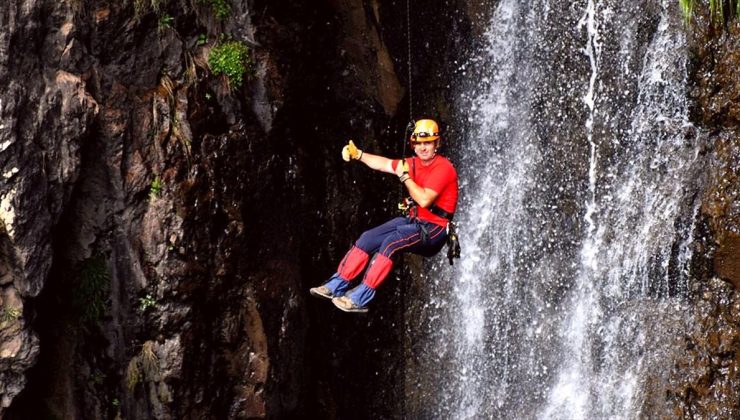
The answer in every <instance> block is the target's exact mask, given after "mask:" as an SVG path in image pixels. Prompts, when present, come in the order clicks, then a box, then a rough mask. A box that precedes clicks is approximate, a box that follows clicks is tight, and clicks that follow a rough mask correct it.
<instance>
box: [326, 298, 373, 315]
mask: <svg viewBox="0 0 740 420" xmlns="http://www.w3.org/2000/svg"><path fill="white" fill-rule="evenodd" d="M331 303H333V304H334V306H336V307H337V308H338V309H339V310H341V311H344V312H349V313H353V314H366V313H367V308H344V307H342V306H339V305H337V303H336V302H334V300H332V302H331Z"/></svg>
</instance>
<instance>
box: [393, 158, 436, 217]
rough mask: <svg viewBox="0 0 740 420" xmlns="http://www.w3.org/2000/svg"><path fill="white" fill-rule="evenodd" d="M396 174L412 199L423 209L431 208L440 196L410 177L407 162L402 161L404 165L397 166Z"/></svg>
mask: <svg viewBox="0 0 740 420" xmlns="http://www.w3.org/2000/svg"><path fill="white" fill-rule="evenodd" d="M395 174H396V175H398V179H400V180H401V183H402V184H403V185H405V186H406V189H407V190H408V191H409V195H410V196H411V198H413V199H414V201H415V202H416V204H418V205H420V206H421V207H424V208H427V207H429V206H431V205H432V203H434V200H436V199H437V197H438V196H439V193H438V192H437V191H434V190H433V189H431V188H425V187H422V186H420V185H419V184H417V183H416V182H414V180H413V179H411V178H410V177H409V172H408V166H407V165H405V161H402V164H400V165H398V166H396V171H395Z"/></svg>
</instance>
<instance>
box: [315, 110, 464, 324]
mask: <svg viewBox="0 0 740 420" xmlns="http://www.w3.org/2000/svg"><path fill="white" fill-rule="evenodd" d="M409 140H410V142H411V147H412V148H413V149H414V154H415V156H414V157H410V158H405V159H389V158H386V157H383V156H379V155H373V154H371V153H367V152H363V151H362V150H360V149H358V148H357V147H356V146H355V144H354V142H353V141H352V140H350V141H349V143H348V144H347V145H346V146H344V148H343V149H342V157H343V158H344V160H345V161H347V162H349V161H352V160H358V161H360V162H362V163H364V164H365V165H367V166H368V167H369V168H370V169H374V170H376V171H380V172H385V173H388V174H394V175H396V176H398V180H399V181H400V182H401V184H403V185H404V187H405V189H406V190H407V191H408V194H409V196H410V197H409V198H408V199H406V202H407V204H408V208H407V214H406V215H405V216H403V217H396V218H394V219H391V220H389V221H387V222H385V223H383V224H382V225H380V226H377V227H374V228H372V229H370V230H367V231H365V232H364V233H363V234H362V235H360V238H359V239H357V241H356V242H355V243H354V245H353V246H352V247H351V248H350V250H349V251H348V252H347V254H346V255H345V256H344V258H343V259H342V261H341V262H340V263H339V267H338V268H337V272H336V273H334V275H333V276H332V277H331V278H330V279H329V280H328V281H327V282H326V283H325V284H324V285H322V286H319V287H314V288H311V289H310V292H311V294H312V295H313V296H317V297H321V298H326V299H331V301H332V303H334V305H335V306H336V307H337V308H339V309H341V310H343V311H345V312H367V305H368V303H370V301H371V300H372V299H373V298H374V297H375V291H376V289H377V288H378V287H379V286H380V285H381V284H382V283H383V281H384V280H385V279H386V277H388V274H389V273H390V271H391V269H392V268H393V261H394V259H395V257H396V256H398V255H399V254H402V253H405V252H411V253H414V254H419V255H422V256H425V257H430V256H433V255H435V254H437V253H438V252H439V251H440V249H441V248H442V247H443V246H444V244H445V243H447V242H448V236H450V237H451V238H455V236H454V235H449V234H448V228H449V226H450V223H451V221H452V219H453V216H454V214H455V209H456V207H457V195H458V184H457V171H455V167H454V166H453V165H452V163H451V162H450V161H449V160H447V158H445V157H444V156H442V155H440V154H438V153H437V150H438V148H439V147H440V146H441V143H442V137H441V136H440V133H439V126H438V125H437V123H436V122H435V121H434V120H430V119H421V120H418V121H416V123H415V124H414V130H413V132H412V134H411V136H410V138H409ZM454 245H457V244H456V243H455V244H454ZM450 249H453V248H450ZM457 252H458V255H457V256H458V257H459V246H458V247H457ZM450 263H452V257H450ZM363 270H364V276H363V277H362V281H361V282H360V284H359V285H357V286H356V287H354V288H351V286H352V285H353V280H355V279H356V278H358V277H359V276H360V274H362V273H363Z"/></svg>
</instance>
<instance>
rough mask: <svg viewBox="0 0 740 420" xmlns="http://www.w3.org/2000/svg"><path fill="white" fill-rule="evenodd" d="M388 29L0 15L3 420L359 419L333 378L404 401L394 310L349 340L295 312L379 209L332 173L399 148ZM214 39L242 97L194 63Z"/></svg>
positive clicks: (325, 17)
mask: <svg viewBox="0 0 740 420" xmlns="http://www.w3.org/2000/svg"><path fill="white" fill-rule="evenodd" d="M224 5H225V6H227V7H226V9H223V6H224ZM400 7H401V6H400V5H398V6H383V5H381V4H380V2H377V1H359V0H358V1H351V2H322V3H320V4H311V5H298V4H283V5H276V4H273V3H271V2H266V1H259V0H257V1H228V2H221V1H215V0H214V1H200V0H198V1H196V0H193V1H161V0H156V1H155V0H136V1H124V2H94V1H85V0H82V1H62V2H59V1H51V0H23V1H21V0H19V1H15V0H14V1H11V2H6V3H3V5H2V6H0V28H2V29H0V85H2V86H3V92H2V94H1V96H0V159H1V162H2V168H3V169H2V172H3V174H2V176H3V180H2V183H0V218H1V219H2V222H3V223H2V225H1V226H0V249H1V250H2V258H1V259H0V286H1V287H2V290H0V304H1V305H2V318H1V320H0V397H1V399H0V416H3V415H4V416H5V417H6V418H44V417H49V416H52V417H55V418H70V419H72V418H74V419H80V418H114V417H122V418H162V419H165V418H260V417H272V418H274V417H283V416H288V417H289V416H291V415H297V414H296V413H301V412H306V410H308V411H309V412H314V413H320V414H322V415H324V416H331V415H338V414H341V413H345V412H348V411H347V410H349V409H350V407H351V404H353V403H354V402H356V401H359V400H363V401H366V400H367V398H365V397H363V395H362V393H363V391H364V390H365V388H364V387H367V386H369V385H368V382H364V381H358V380H357V379H355V378H353V379H351V381H352V384H350V385H347V384H345V383H344V382H343V381H345V380H347V381H349V375H350V373H351V374H353V375H355V374H356V375H360V376H362V377H365V378H373V377H374V378H375V379H377V378H380V380H382V381H386V382H387V381H392V380H393V379H392V378H396V379H395V380H396V381H398V380H400V379H398V377H397V376H395V374H394V373H393V372H388V371H387V370H386V368H387V366H385V365H384V366H383V367H382V368H381V363H383V362H386V361H387V360H388V359H389V358H392V356H393V354H394V352H398V351H399V350H397V349H396V350H393V348H394V346H393V342H394V340H397V338H396V337H393V336H392V335H391V337H387V336H383V335H382V331H385V330H388V329H391V325H393V322H394V321H393V320H394V319H395V318H397V317H398V311H397V310H395V309H394V308H392V307H388V308H387V309H385V312H384V314H385V315H381V317H380V320H379V321H369V322H368V321H364V320H359V327H358V325H357V323H358V320H357V319H351V320H350V319H340V316H339V315H338V314H336V313H335V312H336V311H333V310H329V308H328V307H324V306H318V305H312V304H308V302H306V301H305V299H306V296H307V293H306V290H307V288H308V287H309V286H313V285H316V284H318V283H320V282H321V281H322V280H323V279H324V278H326V277H328V276H329V275H330V274H331V272H332V270H333V269H334V265H335V264H336V260H337V259H338V258H339V257H340V256H341V254H342V253H343V252H344V251H345V247H346V246H347V245H348V244H349V243H350V240H351V239H342V240H340V242H339V243H337V242H336V241H337V238H352V237H354V236H356V234H357V233H358V231H359V230H360V229H362V228H363V227H364V226H365V225H366V223H367V219H368V218H369V219H370V222H373V221H377V220H379V218H381V217H385V216H384V215H383V211H385V210H388V208H392V207H393V206H392V205H391V204H388V205H387V206H386V207H387V208H377V205H375V204H373V205H372V206H370V202H371V200H372V202H373V203H375V201H376V199H377V197H378V196H383V195H387V193H385V192H384V190H385V188H386V187H387V186H388V185H391V184H390V183H389V181H387V180H382V179H381V180H380V181H378V178H375V177H373V178H370V177H371V176H373V175H371V174H370V173H369V172H368V171H363V170H362V169H359V168H355V167H352V168H349V169H348V168H347V167H346V166H343V165H344V163H342V162H341V161H340V159H339V154H338V152H339V150H340V148H341V145H342V142H344V141H346V139H347V138H349V137H350V136H352V137H354V138H355V139H357V140H359V143H360V144H362V145H363V147H365V148H367V149H369V150H373V149H377V150H380V151H382V152H383V153H398V150H399V149H400V144H398V143H397V139H398V137H399V136H400V133H399V131H400V129H402V128H403V125H404V123H403V122H401V123H400V125H399V124H396V121H395V118H396V113H397V112H398V110H399V109H400V108H401V106H402V105H403V98H404V95H405V90H404V88H403V83H404V81H403V77H399V76H398V71H397V70H398V69H399V68H400V69H401V70H403V71H405V67H403V62H402V61H400V60H398V59H396V60H395V61H394V59H393V58H392V57H397V56H399V55H398V54H397V52H391V50H390V49H389V47H388V43H389V42H390V43H394V44H397V45H394V47H393V48H395V49H401V48H404V49H405V44H403V43H401V42H400V41H401V40H400V39H399V38H398V37H399V36H401V34H393V36H395V37H396V38H392V37H388V36H387V35H388V34H385V33H383V32H382V31H381V28H382V27H383V26H384V25H381V20H384V19H398V17H397V16H398V13H399V12H400V11H401V9H398V10H396V9H397V8H400ZM394 8H396V9H394ZM388 16H391V17H390V18H388ZM229 39H233V40H238V41H240V42H242V43H243V45H246V46H247V47H248V49H249V51H250V54H251V58H252V61H253V62H254V63H255V64H254V67H253V68H251V69H248V71H247V73H248V75H249V77H248V80H247V82H246V83H245V84H244V85H243V86H235V85H234V84H233V83H231V84H230V83H229V81H228V80H227V78H226V77H225V76H215V75H214V72H213V71H212V69H210V68H209V65H208V57H209V54H210V52H211V51H212V50H213V48H215V47H217V46H219V45H221V44H222V43H224V42H226V41H227V40H229ZM403 118H405V117H402V119H401V121H403ZM389 121H391V122H393V123H392V124H389ZM396 125H399V128H396ZM366 177H367V178H368V179H372V180H373V182H372V183H369V182H368V183H367V184H368V185H373V186H367V187H364V188H361V189H360V188H358V187H357V186H358V185H364V184H365V183H366V182H364V179H365V178H366ZM393 185H394V184H393ZM394 187H395V185H394ZM366 201H367V202H366ZM360 221H362V223H361V224H359V225H358V226H354V225H353V224H352V223H355V222H360ZM303 226H311V227H312V228H311V229H304V228H303ZM391 301H392V299H391ZM312 303H313V302H312ZM310 319H313V320H314V321H313V322H309V320H310ZM338 322H339V323H341V322H344V323H345V324H344V325H343V326H342V327H339V326H337V323H338ZM364 324H367V326H364ZM330 325H333V326H330ZM355 328H359V330H360V331H359V332H351V330H353V329H355ZM343 330H347V331H348V332H344V331H343ZM363 330H364V331H363ZM339 331H342V333H341V334H339ZM378 337H380V338H378ZM348 340H349V341H348ZM380 343H383V345H382V346H381V345H380ZM388 343H390V344H391V345H387V344H388ZM357 348H360V349H362V350H360V351H357ZM381 348H383V349H386V348H389V349H391V350H384V352H385V353H386V354H377V352H378V351H379V349H381ZM396 348H398V346H396ZM371 356H372V357H374V358H375V359H376V360H377V362H375V363H366V364H365V365H364V366H362V367H360V368H357V367H355V366H353V365H351V364H350V363H349V362H350V361H351V360H352V359H354V358H355V357H358V358H370V357H371ZM338 359H345V360H346V361H347V363H345V364H344V365H343V366H340V369H339V372H337V366H336V365H331V366H322V364H323V363H331V362H330V360H338ZM317 361H320V362H317ZM332 370H333V371H332ZM381 370H382V372H381ZM337 377H339V378H340V379H336V378H337ZM316 384H318V385H319V386H316ZM389 386H390V388H392V387H393V384H392V383H390V384H389ZM351 393H352V394H354V396H353V397H352V398H347V399H345V398H344V395H345V394H346V395H350V394H351ZM388 395H392V394H391V393H390V391H389V392H388V393H385V394H382V395H380V396H378V397H377V402H376V403H375V404H376V405H380V404H386V403H388V407H387V408H386V409H385V410H386V411H385V412H386V413H392V412H394V411H393V410H396V409H397V406H395V405H394V404H397V401H396V402H392V401H390V402H389V401H388V398H387V396H388ZM383 398H385V399H386V400H387V401H384V402H382V401H383ZM368 406H372V401H370V402H369V405H368ZM379 412H380V413H382V412H383V411H382V410H381V411H379ZM332 413H334V414H332ZM387 415H388V416H390V414H387Z"/></svg>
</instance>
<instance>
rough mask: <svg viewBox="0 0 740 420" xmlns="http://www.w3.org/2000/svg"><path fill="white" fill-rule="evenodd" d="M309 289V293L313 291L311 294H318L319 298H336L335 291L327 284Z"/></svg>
mask: <svg viewBox="0 0 740 420" xmlns="http://www.w3.org/2000/svg"><path fill="white" fill-rule="evenodd" d="M308 291H309V293H311V295H313V296H316V297H318V298H324V299H329V300H331V299H332V298H334V293H332V292H331V290H330V289H329V288H328V287H326V286H319V287H312V288H310V289H309V290H308Z"/></svg>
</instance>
